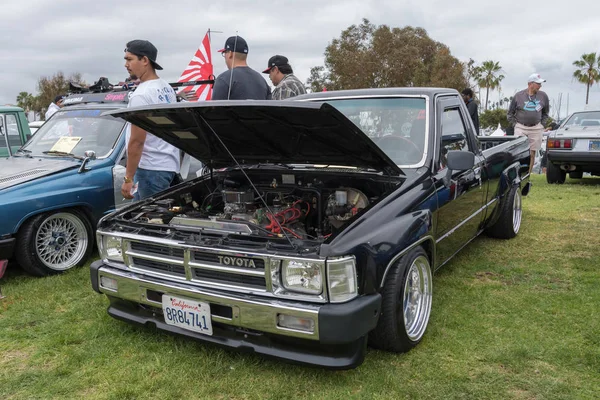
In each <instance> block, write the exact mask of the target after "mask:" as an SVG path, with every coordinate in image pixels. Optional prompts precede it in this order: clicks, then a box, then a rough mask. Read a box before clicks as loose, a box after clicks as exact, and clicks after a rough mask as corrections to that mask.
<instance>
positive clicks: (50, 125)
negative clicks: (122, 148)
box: [23, 110, 125, 157]
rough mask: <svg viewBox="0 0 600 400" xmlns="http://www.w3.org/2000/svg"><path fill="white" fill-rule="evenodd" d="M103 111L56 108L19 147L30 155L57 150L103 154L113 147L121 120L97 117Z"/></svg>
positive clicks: (81, 154)
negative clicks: (26, 141)
mask: <svg viewBox="0 0 600 400" xmlns="http://www.w3.org/2000/svg"><path fill="white" fill-rule="evenodd" d="M104 111H106V110H66V111H62V110H61V111H57V112H56V113H55V114H54V115H53V116H52V118H50V119H49V120H48V122H46V123H45V124H44V125H42V126H41V127H40V128H39V129H38V130H37V132H35V136H33V138H32V139H31V141H29V142H28V143H27V144H26V145H25V146H23V149H25V150H27V151H30V152H31V154H32V155H42V154H44V153H45V152H46V153H47V152H57V153H72V154H74V155H76V156H80V157H83V156H84V153H85V152H86V151H88V150H92V151H94V152H96V157H103V156H106V155H108V154H109V153H110V152H111V151H112V149H113V147H114V146H115V143H116V142H117V139H118V137H119V134H120V133H121V131H122V130H123V126H124V125H125V121H123V120H122V119H115V118H113V117H101V116H100V114H102V113H103V112H104Z"/></svg>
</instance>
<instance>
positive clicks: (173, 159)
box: [121, 40, 180, 200]
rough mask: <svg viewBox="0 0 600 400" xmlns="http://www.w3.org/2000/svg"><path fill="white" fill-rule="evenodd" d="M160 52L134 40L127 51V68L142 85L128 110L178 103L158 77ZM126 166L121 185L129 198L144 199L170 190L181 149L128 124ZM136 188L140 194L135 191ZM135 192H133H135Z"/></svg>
mask: <svg viewBox="0 0 600 400" xmlns="http://www.w3.org/2000/svg"><path fill="white" fill-rule="evenodd" d="M157 55H158V50H156V47H154V45H153V44H152V43H150V42H149V41H147V40H132V41H131V42H129V43H127V45H126V48H125V57H124V58H125V68H127V72H129V75H130V76H131V78H132V79H134V80H135V79H136V78H137V79H139V80H140V84H139V85H138V86H137V88H136V90H135V92H133V93H131V96H130V97H129V105H128V107H138V106H145V105H150V104H160V103H176V102H177V98H176V96H175V91H174V90H173V88H172V87H171V85H169V84H168V83H167V82H166V81H165V80H163V79H161V78H159V77H158V75H156V70H157V69H158V70H160V69H162V67H161V66H160V65H159V64H158V63H157V62H156V57H157ZM126 140H127V167H126V170H125V178H124V182H123V185H122V186H121V194H122V195H123V197H125V198H126V199H132V198H135V199H136V200H139V199H143V198H145V197H149V196H152V195H154V194H155V193H158V192H161V191H163V190H165V189H167V188H168V187H169V186H170V185H171V182H172V181H173V179H174V178H175V175H176V174H177V173H178V172H179V167H180V165H179V160H180V158H179V156H180V153H179V149H177V148H176V147H174V146H172V145H170V144H169V143H167V142H165V141H164V140H162V139H159V138H157V137H156V136H154V135H153V134H151V133H148V132H146V131H144V130H143V129H142V128H140V127H137V126H135V125H131V124H127V130H126ZM134 183H135V184H136V185H137V191H136V190H135V189H134ZM132 189H133V190H132Z"/></svg>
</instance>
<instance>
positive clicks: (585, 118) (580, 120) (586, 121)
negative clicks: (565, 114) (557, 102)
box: [562, 111, 600, 128]
mask: <svg viewBox="0 0 600 400" xmlns="http://www.w3.org/2000/svg"><path fill="white" fill-rule="evenodd" d="M568 126H571V127H574V126H597V127H600V111H589V112H579V113H575V114H573V115H571V117H570V118H569V119H568V120H567V121H566V122H565V123H564V125H563V126H562V127H563V128H564V127H568Z"/></svg>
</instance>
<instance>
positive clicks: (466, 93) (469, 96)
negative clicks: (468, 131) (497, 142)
mask: <svg viewBox="0 0 600 400" xmlns="http://www.w3.org/2000/svg"><path fill="white" fill-rule="evenodd" d="M461 93H462V98H463V100H464V101H465V104H466V105H467V110H469V115H470V116H471V119H472V120H473V125H475V133H477V135H479V114H478V113H477V103H475V100H473V91H472V90H471V89H469V88H466V89H465V90H463V91H462V92H461Z"/></svg>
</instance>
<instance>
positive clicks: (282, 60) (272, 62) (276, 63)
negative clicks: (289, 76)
mask: <svg viewBox="0 0 600 400" xmlns="http://www.w3.org/2000/svg"><path fill="white" fill-rule="evenodd" d="M282 65H288V59H287V57H284V56H280V55H276V56H273V57H271V58H269V64H268V67H267V69H265V70H264V71H263V74H268V73H269V72H270V71H271V68H273V67H281V66H282Z"/></svg>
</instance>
